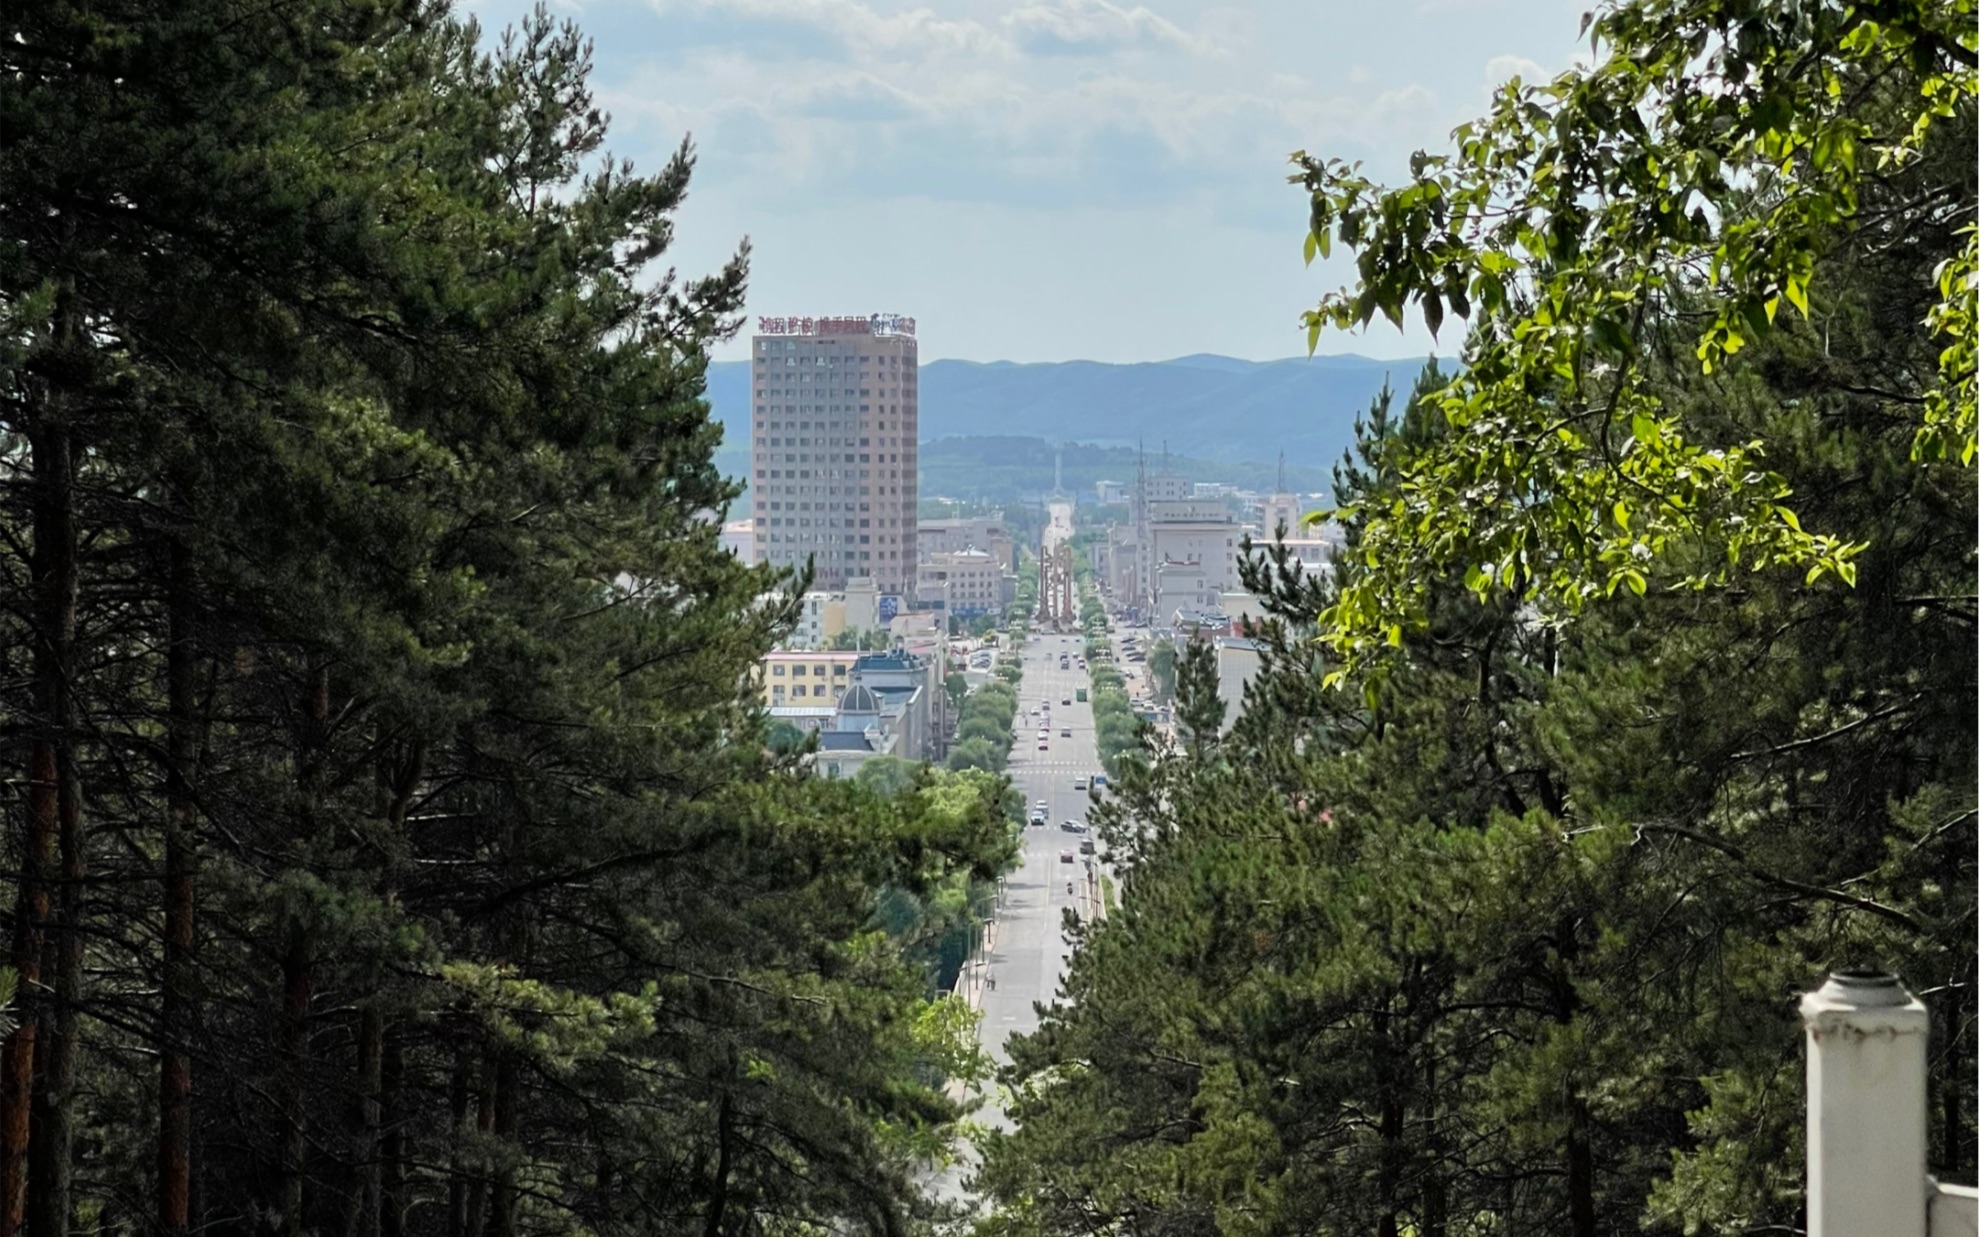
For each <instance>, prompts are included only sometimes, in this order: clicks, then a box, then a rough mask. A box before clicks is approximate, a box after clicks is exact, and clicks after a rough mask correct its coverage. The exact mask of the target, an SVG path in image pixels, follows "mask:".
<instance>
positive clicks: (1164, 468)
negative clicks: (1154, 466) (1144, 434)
mask: <svg viewBox="0 0 1979 1237" xmlns="http://www.w3.org/2000/svg"><path fill="white" fill-rule="evenodd" d="M1161 475H1162V476H1164V477H1165V476H1167V475H1168V440H1167V439H1166V438H1164V439H1162V440H1161Z"/></svg>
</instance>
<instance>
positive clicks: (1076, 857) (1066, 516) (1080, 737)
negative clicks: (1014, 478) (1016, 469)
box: [932, 504, 1101, 1201]
mask: <svg viewBox="0 0 1979 1237" xmlns="http://www.w3.org/2000/svg"><path fill="white" fill-rule="evenodd" d="M1052 516H1053V521H1052V527H1051V528H1050V530H1049V531H1048V532H1047V534H1046V544H1047V545H1050V544H1054V543H1055V542H1056V541H1057V540H1058V539H1060V538H1062V537H1065V536H1069V535H1070V534H1071V506H1070V504H1063V505H1062V509H1061V505H1060V504H1054V505H1053V509H1052ZM1082 647H1083V641H1082V639H1081V638H1080V637H1078V636H1054V635H1033V637H1032V638H1031V641H1030V643H1029V644H1027V645H1026V646H1025V647H1024V650H1023V658H1024V681H1023V684H1022V685H1021V687H1020V688H1019V690H1018V695H1017V708H1018V715H1017V720H1016V725H1015V730H1016V735H1017V741H1016V743H1015V744H1014V745H1013V747H1012V748H1011V753H1010V765H1009V768H1008V773H1009V775H1010V780H1011V783H1012V784H1013V785H1015V786H1016V787H1017V789H1018V790H1019V791H1021V792H1022V793H1023V796H1024V809H1025V815H1026V817H1028V816H1029V815H1030V811H1031V809H1032V808H1033V807H1034V806H1036V804H1037V803H1038V802H1039V801H1040V800H1042V801H1043V802H1044V803H1045V805H1046V816H1047V823H1046V824H1045V825H1044V826H1043V827H1042V828H1038V827H1027V828H1026V829H1025V830H1024V850H1023V858H1022V861H1021V862H1020V863H1019V864H1018V866H1017V867H1016V868H1014V869H1012V870H1011V872H1010V873H1009V874H1008V875H1007V876H1006V877H1005V878H1004V883H1003V891H1002V894H1001V896H1000V898H999V901H998V906H997V916H996V926H995V930H994V933H993V935H992V936H991V938H990V940H991V943H990V944H989V945H987V946H986V947H985V948H984V950H983V951H982V954H981V956H980V957H979V958H978V959H975V960H972V965H974V966H978V967H980V968H981V977H982V979H983V980H984V982H983V983H982V984H981V985H980V986H979V987H977V986H971V990H973V991H977V992H979V994H980V1008H981V1010H982V1023H981V1028H980V1033H981V1036H982V1044H983V1047H984V1049H985V1050H986V1051H987V1052H988V1053H989V1054H990V1056H991V1058H992V1059H993V1060H994V1061H995V1062H996V1063H997V1064H998V1065H999V1066H1000V1065H1003V1064H1005V1063H1006V1062H1008V1060H1009V1055H1008V1054H1007V1053H1006V1052H1005V1051H1004V1045H1005V1043H1006V1042H1007V1041H1008V1040H1009V1038H1010V1037H1011V1036H1012V1035H1019V1034H1024V1033H1028V1032H1030V1031H1035V1030H1036V1029H1037V1026H1038V1008H1039V1006H1040V1005H1044V1006H1048V1005H1050V1004H1051V1003H1052V1002H1053V1001H1054V1000H1056V999H1057V997H1058V995H1059V982H1060V980H1061V979H1062V978H1063V977H1064V975H1065V968H1066V963H1067V961H1068V959H1069V958H1070V955H1071V948H1070V946H1069V945H1068V944H1067V943H1066V940H1065V916H1066V915H1067V913H1068V912H1069V913H1071V914H1074V915H1081V914H1088V913H1091V912H1092V910H1093V909H1094V908H1095V906H1096V904H1097V899H1098V896H1099V886H1098V885H1097V883H1096V881H1097V867H1096V866H1092V867H1089V866H1088V860H1090V859H1092V858H1093V856H1089V855H1083V854H1080V853H1079V843H1080V842H1082V841H1084V840H1086V839H1088V838H1091V837H1092V835H1091V834H1090V833H1068V832H1066V831H1065V830H1064V822H1065V821H1067V820H1077V821H1084V820H1085V819H1086V810H1087V808H1088V807H1089V806H1090V805H1091V800H1090V798H1089V794H1090V792H1089V791H1086V790H1077V789H1074V788H1073V783H1074V782H1075V781H1078V780H1079V779H1081V778H1084V779H1090V778H1091V777H1092V775H1093V774H1095V773H1099V772H1101V769H1100V763H1099V749H1098V747H1097V746H1096V745H1095V743H1094V741H1093V710H1092V705H1091V703H1090V702H1085V701H1080V700H1079V699H1078V689H1079V688H1082V687H1089V686H1090V684H1089V680H1088V679H1087V677H1086V672H1085V671H1084V670H1082V669H1080V668H1079V655H1080V652H1081V650H1082ZM1061 653H1063V654H1066V655H1068V659H1069V664H1068V668H1067V669H1064V670H1060V669H1059V668H1058V658H1059V655H1060V654H1061ZM1067 701H1070V702H1071V703H1069V704H1068V703H1066V702H1067ZM1039 730H1045V731H1047V732H1048V734H1047V738H1046V739H1045V740H1044V742H1045V748H1044V750H1042V751H1040V750H1039V748H1038V731H1039ZM1066 730H1070V731H1071V732H1072V734H1071V737H1069V738H1068V737H1066V736H1065V735H1064V734H1063V733H1062V732H1063V731H1066ZM1088 784H1090V782H1088ZM1095 840H1096V839H1095ZM1067 852H1070V853H1071V855H1072V862H1070V863H1067V862H1065V861H1064V856H1065V854H1066V853H1067ZM1068 885H1069V887H1070V889H1069V892H1068ZM992 984H993V985H994V986H991V985H992ZM965 986H969V985H968V984H967V981H966V979H965ZM977 1119H978V1120H980V1121H982V1122H983V1123H984V1124H986V1125H990V1126H993V1127H996V1128H999V1129H1007V1128H1009V1121H1008V1119H1007V1118H1006V1117H1005V1116H1004V1114H1003V1110H1002V1108H1001V1107H1000V1106H999V1105H998V1104H997V1102H996V1099H995V1096H994V1095H990V1096H987V1097H986V1102H985V1104H984V1105H983V1108H982V1109H981V1110H980V1111H979V1112H978V1113H977ZM973 1164H974V1157H973V1156H972V1155H971V1154H969V1153H968V1150H967V1149H966V1148H965V1149H964V1155H963V1159H962V1161H961V1162H960V1163H958V1164H957V1165H955V1166H954V1167H952V1168H950V1169H949V1170H948V1171H946V1172H944V1173H941V1174H939V1175H937V1176H936V1177H935V1179H934V1181H933V1182H932V1189H933V1191H934V1193H935V1194H936V1196H937V1197H940V1198H943V1199H947V1200H950V1201H954V1200H958V1199H961V1198H963V1197H964V1194H965V1191H964V1190H963V1182H964V1181H965V1179H966V1178H967V1175H968V1173H969V1172H970V1171H971V1170H972V1168H973Z"/></svg>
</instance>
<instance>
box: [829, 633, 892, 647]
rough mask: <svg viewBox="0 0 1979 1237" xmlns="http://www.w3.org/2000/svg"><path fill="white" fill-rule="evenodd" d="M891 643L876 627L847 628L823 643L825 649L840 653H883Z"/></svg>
mask: <svg viewBox="0 0 1979 1237" xmlns="http://www.w3.org/2000/svg"><path fill="white" fill-rule="evenodd" d="M891 643H892V640H891V637H889V636H888V635H887V634H886V633H885V632H884V631H881V630H880V629H878V628H876V627H871V628H858V627H848V628H846V629H845V630H844V631H841V632H839V633H838V634H837V635H835V636H833V637H832V638H831V639H829V640H827V641H825V647H826V648H828V649H831V650H833V651H835V652H840V653H864V652H874V651H880V652H883V651H885V650H886V649H887V648H889V647H891Z"/></svg>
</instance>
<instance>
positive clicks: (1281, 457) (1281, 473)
mask: <svg viewBox="0 0 1979 1237" xmlns="http://www.w3.org/2000/svg"><path fill="white" fill-rule="evenodd" d="M1278 492H1279V493H1280V494H1283V493H1284V492H1285V453H1284V452H1283V451H1280V452H1279V453H1278Z"/></svg>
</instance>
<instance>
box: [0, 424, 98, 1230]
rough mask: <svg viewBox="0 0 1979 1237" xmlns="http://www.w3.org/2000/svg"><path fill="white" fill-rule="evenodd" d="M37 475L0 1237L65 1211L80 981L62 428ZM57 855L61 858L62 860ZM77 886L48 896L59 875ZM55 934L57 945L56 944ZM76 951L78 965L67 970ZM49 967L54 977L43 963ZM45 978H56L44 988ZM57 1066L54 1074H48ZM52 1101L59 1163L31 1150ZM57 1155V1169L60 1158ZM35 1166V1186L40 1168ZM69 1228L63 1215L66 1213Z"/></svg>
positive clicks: (70, 581)
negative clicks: (29, 696)
mask: <svg viewBox="0 0 1979 1237" xmlns="http://www.w3.org/2000/svg"><path fill="white" fill-rule="evenodd" d="M29 442H30V445H31V448H32V451H33V463H32V468H33V476H34V556H33V573H34V602H33V604H34V648H35V655H34V677H35V706H36V712H37V713H38V715H39V716H38V718H37V719H36V720H37V721H38V723H39V725H38V733H36V734H35V735H34V737H33V739H32V740H31V743H30V748H29V754H28V838H27V845H26V846H25V847H24V848H23V856H22V858H23V865H22V866H23V868H24V869H25V870H24V871H23V872H22V880H21V903H20V908H19V910H18V912H17V919H16V928H15V940H14V959H13V961H14V967H15V969H16V970H17V971H18V972H19V982H20V993H21V1011H20V1019H21V1021H20V1027H19V1029H18V1030H17V1031H16V1032H15V1034H14V1036H13V1037H12V1039H11V1040H10V1041H9V1043H8V1045H7V1052H6V1054H5V1061H4V1067H5V1074H4V1086H5V1091H4V1109H0V1237H14V1235H15V1234H17V1233H19V1232H21V1231H22V1229H23V1226H24V1225H28V1226H33V1225H46V1224H47V1223H48V1221H49V1215H50V1205H51V1203H53V1202H54V1201H56V1199H53V1198H51V1197H50V1195H49V1194H48V1191H49V1190H51V1189H53V1190H55V1191H56V1192H57V1197H58V1198H59V1201H60V1202H61V1203H62V1204H64V1206H66V1202H67V1194H68V1190H67V1180H68V1129H67V1120H66V1118H67V1115H68V1111H69V1102H70V1101H69V1099H68V1096H67V1094H66V1086H65V1084H66V1083H69V1082H72V1080H73V1078H74V1071H75V1058H74V1055H73V1028H74V1025H75V1014H74V998H75V995H76V984H77V982H78V981H79V978H80V975H79V972H80V965H79V952H80V945H81V941H80V937H79V936H78V935H77V934H76V933H75V932H74V931H73V930H70V931H63V928H62V925H61V924H58V923H57V922H55V921H54V920H53V919H52V918H51V915H52V914H53V913H54V911H55V907H56V906H57V905H59V906H60V908H61V914H62V915H63V916H64V917H69V919H68V927H69V928H71V929H73V928H74V926H75V923H74V919H73V918H72V916H73V915H74V913H75V909H76V903H77V902H78V900H79V898H80V894H81V888H80V865H81V858H82V855H81V845H80V838H79V836H78V833H79V826H80V817H79V813H78V812H77V807H78V804H77V802H76V794H75V786H74V784H73V778H74V777H75V766H74V763H73V761H72V759H71V755H70V748H71V744H72V726H71V722H72V713H73V707H72V702H71V699H70V679H69V674H70V669H71V667H70V656H71V651H72V647H73V644H74V641H75V631H76V587H77V583H76V581H77V568H76V529H75V492H74V467H75V461H74V457H73V443H72V441H71V439H70V436H69V433H68V429H67V427H65V426H62V425H48V424H44V425H42V426H41V427H39V428H38V429H37V430H36V431H34V432H32V433H30V435H29ZM58 856H59V859H58ZM58 863H59V868H60V872H61V875H62V876H65V877H66V876H69V875H71V873H72V871H73V874H74V876H75V878H76V883H75V884H74V885H73V886H71V885H67V884H65V885H64V886H63V888H62V891H61V894H60V897H59V899H57V898H56V897H54V896H52V895H53V892H54V891H53V888H52V887H53V886H54V885H55V883H56V877H57V868H58ZM51 938H52V939H51ZM71 951H75V952H76V953H77V954H78V962H77V964H76V965H65V962H66V961H67V960H68V956H69V954H70V953H71ZM50 963H52V964H53V965H52V968H49V969H51V970H52V972H53V974H52V975H45V974H44V968H45V967H47V966H48V964H50ZM51 980H52V982H51ZM51 1069H52V1076H51ZM51 1085H52V1086H53V1087H55V1088H56V1089H57V1091H56V1096H55V1103H54V1105H53V1110H54V1114H55V1117H56V1129H55V1130H53V1131H52V1133H53V1135H54V1136H55V1137H56V1138H57V1139H58V1140H59V1147H58V1150H59V1153H60V1154H59V1156H58V1157H51V1156H50V1155H49V1154H48V1148H46V1147H45V1146H37V1144H38V1143H39V1142H40V1140H42V1139H44V1138H46V1137H47V1136H48V1134H49V1133H50V1131H47V1130H46V1128H45V1122H46V1120H47V1118H48V1116H49V1113H50V1108H49V1106H48V1104H47V1096H48V1088H49V1087H50V1086H51ZM57 1158H59V1160H60V1161H61V1162H60V1164H59V1165H58V1164H56V1163H55V1160H56V1159H57ZM36 1170H39V1179H37V1172H36ZM61 1214H62V1215H63V1216H64V1223H65V1222H66V1210H64V1211H63V1212H62V1213H61Z"/></svg>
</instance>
